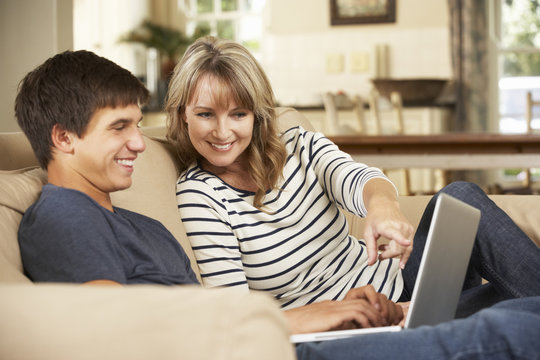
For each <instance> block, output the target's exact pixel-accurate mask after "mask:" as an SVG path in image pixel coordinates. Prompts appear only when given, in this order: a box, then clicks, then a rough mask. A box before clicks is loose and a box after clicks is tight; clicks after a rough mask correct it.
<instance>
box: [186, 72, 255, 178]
mask: <svg viewBox="0 0 540 360" xmlns="http://www.w3.org/2000/svg"><path fill="white" fill-rule="evenodd" d="M184 121H185V122H186V123H187V128H188V134H189V138H190V140H191V143H192V144H193V146H194V147H195V149H196V150H197V152H198V153H199V154H200V155H201V156H202V157H203V158H204V159H205V161H204V160H203V167H204V168H205V169H206V170H209V171H212V172H214V173H216V174H223V173H229V172H239V171H240V172H242V171H246V170H247V161H246V160H247V158H246V155H245V150H246V149H247V147H248V146H249V144H250V142H251V138H252V134H253V122H254V114H253V112H252V111H250V110H248V109H245V108H242V107H241V106H239V105H237V104H236V102H235V101H234V99H233V97H232V96H231V94H230V92H229V91H228V89H227V88H226V87H223V86H222V84H221V83H220V82H219V81H217V80H216V79H215V78H213V77H211V76H204V77H203V78H201V80H199V83H198V84H197V87H196V89H195V93H194V94H193V97H192V99H191V101H190V103H189V104H187V106H186V110H185V117H184Z"/></svg>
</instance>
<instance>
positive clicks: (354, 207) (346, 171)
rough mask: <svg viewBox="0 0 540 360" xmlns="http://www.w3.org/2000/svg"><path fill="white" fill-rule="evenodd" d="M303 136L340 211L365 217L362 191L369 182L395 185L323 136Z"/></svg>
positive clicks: (326, 188)
mask: <svg viewBox="0 0 540 360" xmlns="http://www.w3.org/2000/svg"><path fill="white" fill-rule="evenodd" d="M303 135H304V139H305V144H306V148H307V151H308V153H309V158H310V162H311V164H312V167H313V170H314V171H315V173H316V176H317V178H318V179H319V182H320V183H321V184H322V186H323V187H324V188H325V190H326V193H327V194H328V197H329V198H330V199H331V200H332V201H333V202H334V203H336V204H337V205H338V206H340V207H341V208H344V209H346V210H348V211H350V212H352V213H354V214H356V215H358V216H362V217H365V216H366V215H367V210H366V207H365V205H364V198H363V191H364V186H365V185H366V184H367V182H368V181H369V180H371V179H375V178H377V179H384V180H387V181H388V182H390V183H391V184H392V182H391V181H390V180H389V179H388V178H387V177H386V175H384V173H383V172H382V171H381V170H380V169H378V168H375V167H369V166H367V165H366V164H362V163H359V162H356V161H354V160H353V159H352V158H351V156H350V155H349V154H347V153H345V152H342V151H340V150H339V148H338V147H337V145H335V144H334V143H333V142H332V141H330V140H329V139H328V138H326V137H325V136H324V135H323V134H320V133H313V132H305V133H304V134H303ZM392 185H393V184H392ZM394 188H395V189H396V194H397V188H396V187H395V185H394Z"/></svg>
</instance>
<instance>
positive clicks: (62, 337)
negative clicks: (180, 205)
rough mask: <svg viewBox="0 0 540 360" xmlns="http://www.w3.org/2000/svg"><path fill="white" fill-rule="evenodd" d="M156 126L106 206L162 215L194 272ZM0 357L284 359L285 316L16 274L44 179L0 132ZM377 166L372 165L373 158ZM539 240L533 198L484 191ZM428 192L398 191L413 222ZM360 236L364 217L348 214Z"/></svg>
mask: <svg viewBox="0 0 540 360" xmlns="http://www.w3.org/2000/svg"><path fill="white" fill-rule="evenodd" d="M277 112H278V121H279V127H280V129H282V130H283V129H286V128H289V127H291V126H295V125H302V126H303V127H304V128H307V129H312V126H311V124H310V123H309V121H307V120H306V119H305V118H304V117H303V116H302V115H301V114H300V113H299V112H297V111H296V110H294V109H291V108H278V109H277ZM164 130H165V129H164V128H162V127H161V128H160V127H157V128H143V130H142V131H143V133H144V137H145V141H146V145H147V148H146V151H145V152H144V153H142V154H140V156H139V158H138V159H137V161H136V163H135V172H134V175H133V185H132V187H131V188H129V189H127V190H124V191H120V192H117V193H114V194H112V200H113V204H114V205H115V206H118V207H123V208H126V209H129V210H132V211H136V212H140V213H142V214H145V215H147V216H150V217H152V218H155V219H157V220H159V221H161V222H162V223H163V224H164V225H165V226H166V227H167V228H168V229H169V231H170V232H171V233H172V234H173V235H174V236H175V237H176V239H177V240H178V241H179V242H180V244H181V245H182V246H183V248H184V249H185V251H186V253H187V254H188V256H189V258H190V259H191V261H192V267H193V270H194V271H195V273H196V274H197V276H199V277H200V274H199V271H198V269H197V266H196V263H195V261H194V255H193V252H192V250H191V247H190V245H189V241H188V240H187V237H186V234H185V231H184V228H183V226H182V222H181V219H180V217H179V214H178V211H177V205H176V197H175V183H176V179H177V177H178V171H177V168H176V166H175V162H174V156H173V155H172V152H171V149H170V148H169V146H168V144H167V142H166V141H165V140H164ZM0 154H1V157H0V359H36V358H39V359H55V360H62V359H71V360H72V359H131V360H133V359H179V358H182V359H255V358H257V359H293V358H294V357H295V355H294V349H293V346H292V345H291V344H290V343H289V341H288V339H289V335H290V334H289V331H288V328H287V324H286V321H285V319H284V317H283V315H282V312H281V311H280V310H279V307H278V306H277V303H276V302H274V301H273V299H271V298H270V297H269V296H268V295H266V294H261V293H256V292H251V293H244V292H238V291H233V290H231V289H202V288H200V287H196V286H176V287H166V286H158V285H154V286H151V285H132V286H124V287H107V286H83V285H78V284H51V283H40V284H34V283H32V282H31V281H30V279H28V277H26V276H25V273H24V271H23V267H22V263H21V258H20V253H19V248H18V242H17V228H18V224H19V222H20V220H21V217H22V215H23V214H24V212H25V210H26V208H27V207H28V206H29V205H30V204H32V203H33V202H34V201H35V200H36V199H37V197H38V196H39V193H40V191H41V186H42V185H43V184H45V183H46V181H47V176H46V173H45V172H44V171H43V170H41V169H40V168H39V167H37V161H36V159H35V158H34V156H33V153H32V150H31V148H30V145H29V143H28V141H27V140H26V138H25V136H24V135H23V134H22V133H0ZM374 165H376V164H374ZM492 198H493V199H494V200H495V202H497V204H499V205H500V206H501V207H502V208H503V209H505V210H506V211H507V212H508V213H509V214H510V216H511V217H512V218H513V219H514V220H515V221H516V222H517V223H518V225H519V226H521V227H522V228H523V230H524V231H525V232H526V233H527V234H528V235H529V236H530V237H531V238H532V239H533V240H534V241H535V242H536V243H537V244H540V241H539V240H540V223H539V222H538V221H537V215H536V214H537V213H540V198H539V196H534V195H526V196H520V195H497V196H493V197H492ZM428 200H429V196H402V197H400V203H401V207H402V210H403V212H404V213H405V215H406V216H407V217H408V218H409V220H410V221H411V223H412V224H413V225H416V224H418V222H419V219H420V217H421V215H422V210H423V209H424V207H425V205H426V204H427V201H428ZM347 216H348V218H349V221H350V225H351V231H352V232H353V233H354V234H356V235H357V236H359V237H361V234H362V228H363V220H362V219H360V218H359V217H356V216H354V215H352V214H347Z"/></svg>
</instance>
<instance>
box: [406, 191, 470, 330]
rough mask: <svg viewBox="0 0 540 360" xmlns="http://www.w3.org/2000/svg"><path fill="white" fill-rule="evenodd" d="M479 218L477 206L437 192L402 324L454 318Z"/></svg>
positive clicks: (407, 325)
mask: <svg viewBox="0 0 540 360" xmlns="http://www.w3.org/2000/svg"><path fill="white" fill-rule="evenodd" d="M479 222H480V210H478V209H476V208H474V207H472V206H470V205H468V204H465V203H464V202H462V201H460V200H457V199H456V198H454V197H452V196H450V195H447V194H444V193H443V194H440V195H439V197H438V198H437V202H436V204H435V210H434V213H433V218H432V220H431V225H430V227H429V232H428V236H427V239H426V246H425V248H424V253H423V255H422V260H421V262H420V268H419V270H418V277H417V278H416V283H415V286H414V291H413V295H412V298H411V305H410V308H409V312H408V314H407V319H406V321H405V328H409V327H410V328H414V327H418V326H420V325H435V324H439V323H441V322H444V321H448V320H452V319H453V318H454V316H455V313H456V308H457V304H458V301H459V296H460V294H461V289H462V287H463V282H464V279H465V274H466V272H467V267H468V265H469V259H470V257H471V252H472V248H473V244H474V239H475V237H476V232H477V230H478V223H479Z"/></svg>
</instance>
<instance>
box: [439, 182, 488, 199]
mask: <svg viewBox="0 0 540 360" xmlns="http://www.w3.org/2000/svg"><path fill="white" fill-rule="evenodd" d="M440 193H445V194H448V195H451V196H453V197H455V198H457V199H460V200H463V201H467V200H469V199H470V198H471V196H478V195H481V196H485V195H486V193H485V192H484V190H482V188H481V187H480V186H478V185H476V184H475V183H472V182H467V181H455V182H452V183H450V184H448V185H446V186H445V187H444V188H442V189H441V190H440Z"/></svg>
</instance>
